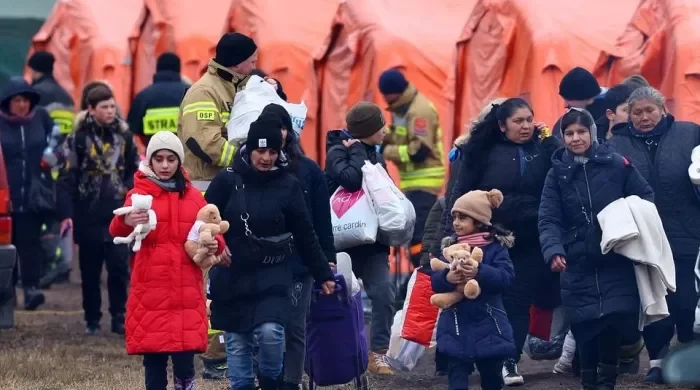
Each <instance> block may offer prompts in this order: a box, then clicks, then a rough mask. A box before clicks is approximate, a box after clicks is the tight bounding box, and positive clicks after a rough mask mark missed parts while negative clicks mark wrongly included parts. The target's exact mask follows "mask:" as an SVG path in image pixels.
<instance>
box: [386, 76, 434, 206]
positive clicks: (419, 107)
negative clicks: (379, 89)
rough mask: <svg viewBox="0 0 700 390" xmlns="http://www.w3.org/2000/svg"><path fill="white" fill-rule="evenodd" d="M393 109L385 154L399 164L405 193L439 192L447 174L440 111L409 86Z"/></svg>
mask: <svg viewBox="0 0 700 390" xmlns="http://www.w3.org/2000/svg"><path fill="white" fill-rule="evenodd" d="M390 110H391V111H392V124H391V128H390V131H389V133H388V134H387V137H386V140H385V146H384V153H383V154H384V158H385V159H387V160H391V161H393V162H394V163H395V164H396V165H397V167H398V169H399V177H400V180H401V182H400V187H401V190H403V191H411V190H424V191H427V192H431V193H434V194H437V193H439V192H440V190H441V189H442V186H443V184H444V182H445V175H446V172H445V166H444V162H443V160H444V155H445V153H444V148H443V145H442V129H441V128H440V119H439V116H438V112H437V109H436V108H435V106H434V105H433V104H432V103H431V102H430V101H429V100H428V99H427V98H426V97H425V96H423V95H422V94H421V93H420V92H418V91H417V90H416V89H415V87H413V86H412V85H409V87H408V89H406V91H405V92H404V94H403V95H402V96H401V98H399V100H398V101H396V102H395V103H394V104H392V107H390Z"/></svg>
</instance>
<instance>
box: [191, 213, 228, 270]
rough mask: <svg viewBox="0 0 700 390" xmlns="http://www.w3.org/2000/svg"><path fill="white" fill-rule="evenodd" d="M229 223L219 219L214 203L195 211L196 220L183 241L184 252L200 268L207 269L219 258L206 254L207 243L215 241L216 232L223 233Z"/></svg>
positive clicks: (219, 215) (219, 214)
mask: <svg viewBox="0 0 700 390" xmlns="http://www.w3.org/2000/svg"><path fill="white" fill-rule="evenodd" d="M228 229H229V223H228V222H226V221H223V220H221V213H219V208H218V207H216V205H213V204H208V205H206V206H204V207H202V208H201V209H200V210H199V212H197V220H196V221H195V223H194V225H192V229H191V230H190V233H189V234H188V235H187V241H185V252H187V255H188V256H189V257H190V258H191V259H192V260H193V261H194V262H195V264H197V265H198V266H199V267H200V268H202V269H208V268H209V267H211V266H212V265H214V264H217V263H218V262H219V258H217V257H216V256H214V255H210V254H208V252H209V250H208V249H207V244H208V243H211V242H212V241H215V238H214V237H215V236H216V235H217V234H224V233H226V232H227V231H228Z"/></svg>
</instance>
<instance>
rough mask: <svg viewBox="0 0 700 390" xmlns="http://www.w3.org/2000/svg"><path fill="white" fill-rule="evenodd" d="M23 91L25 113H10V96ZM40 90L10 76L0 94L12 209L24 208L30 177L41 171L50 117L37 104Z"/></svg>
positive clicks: (0, 127)
mask: <svg viewBox="0 0 700 390" xmlns="http://www.w3.org/2000/svg"><path fill="white" fill-rule="evenodd" d="M17 95H24V96H26V97H28V98H29V100H30V101H31V111H30V114H29V115H28V116H27V117H24V118H18V117H13V116H11V115H10V112H9V105H10V100H11V99H12V98H13V97H14V96H17ZM39 99H40V96H39V93H37V92H36V90H34V88H32V87H31V86H30V85H29V84H27V82H26V81H24V80H22V79H15V80H11V81H10V83H9V84H8V85H7V88H6V89H5V91H4V93H3V94H2V97H0V144H1V145H2V154H3V157H4V159H5V170H6V171H7V181H8V185H9V186H10V200H11V201H12V207H13V210H14V211H15V212H25V211H27V206H28V201H29V188H30V183H31V180H32V179H33V178H35V177H38V176H39V174H40V173H41V159H42V157H43V155H44V149H45V148H46V146H47V137H48V135H49V134H51V131H52V130H53V126H54V123H53V120H52V119H51V117H50V116H49V114H48V113H47V112H46V110H44V109H43V108H41V107H37V106H38V104H39Z"/></svg>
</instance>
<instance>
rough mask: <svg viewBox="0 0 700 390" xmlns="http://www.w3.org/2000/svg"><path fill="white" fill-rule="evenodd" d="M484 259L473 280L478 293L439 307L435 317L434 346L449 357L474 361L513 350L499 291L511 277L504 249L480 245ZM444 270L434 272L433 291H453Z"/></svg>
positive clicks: (453, 288) (510, 269)
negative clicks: (472, 298)
mask: <svg viewBox="0 0 700 390" xmlns="http://www.w3.org/2000/svg"><path fill="white" fill-rule="evenodd" d="M481 249H483V251H484V259H483V262H482V263H481V265H480V266H479V272H478V273H477V275H476V281H478V282H479V285H480V286H481V295H479V297H478V298H476V299H474V300H470V299H464V300H462V301H461V302H460V303H458V304H457V305H455V306H454V307H453V308H451V309H447V310H443V311H442V313H441V314H440V318H439V320H438V328H437V346H438V350H439V351H440V352H443V353H445V354H447V355H449V356H452V357H455V358H459V359H464V360H466V361H470V362H475V361H477V360H481V359H487V358H497V357H507V356H512V355H513V354H514V353H515V343H514V342H513V329H512V328H511V326H510V323H509V322H508V316H507V315H506V311H505V309H504V308H503V300H502V299H501V294H502V293H503V290H504V289H505V288H507V287H508V286H510V284H511V283H512V282H513V278H514V277H515V273H514V272H513V264H512V263H511V261H510V257H509V256H508V250H507V249H506V248H504V247H503V246H502V245H501V244H500V243H499V242H493V243H491V244H488V245H486V246H484V247H482V248H481ZM447 272H448V270H444V271H442V272H434V273H433V275H432V286H433V291H434V292H435V293H446V292H451V291H454V290H455V285H454V284H452V283H450V282H448V281H447Z"/></svg>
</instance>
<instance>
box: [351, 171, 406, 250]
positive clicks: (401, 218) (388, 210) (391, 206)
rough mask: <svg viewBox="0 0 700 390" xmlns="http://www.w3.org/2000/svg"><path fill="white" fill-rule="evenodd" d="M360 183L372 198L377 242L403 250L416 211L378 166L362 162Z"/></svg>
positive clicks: (387, 174) (385, 172)
mask: <svg viewBox="0 0 700 390" xmlns="http://www.w3.org/2000/svg"><path fill="white" fill-rule="evenodd" d="M362 180H363V182H364V183H365V185H366V186H367V190H368V192H369V194H370V197H371V198H372V203H373V204H374V209H375V211H376V213H377V219H378V220H379V235H378V240H379V242H381V243H382V244H386V245H389V246H402V245H405V244H407V243H409V242H410V241H411V238H412V237H413V229H414V228H415V226H416V210H415V209H414V208H413V204H412V203H411V201H410V200H408V198H407V197H406V195H404V194H403V193H402V192H401V190H399V188H398V187H396V184H394V181H393V180H391V176H389V173H387V171H386V170H385V169H384V167H382V166H381V165H380V164H374V165H371V164H370V163H369V161H365V165H364V166H363V167H362Z"/></svg>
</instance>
